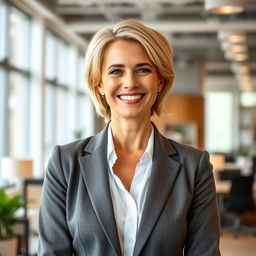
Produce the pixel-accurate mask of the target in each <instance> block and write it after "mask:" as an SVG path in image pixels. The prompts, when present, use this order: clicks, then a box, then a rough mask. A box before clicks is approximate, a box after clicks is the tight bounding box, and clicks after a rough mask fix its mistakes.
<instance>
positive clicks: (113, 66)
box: [108, 62, 153, 70]
mask: <svg viewBox="0 0 256 256" xmlns="http://www.w3.org/2000/svg"><path fill="white" fill-rule="evenodd" d="M143 66H150V67H152V68H153V66H152V65H151V64H150V63H148V62H143V63H138V64H136V65H135V67H136V68H138V67H143ZM123 67H125V65H123V64H112V65H110V66H109V67H108V70H109V69H111V68H123Z"/></svg>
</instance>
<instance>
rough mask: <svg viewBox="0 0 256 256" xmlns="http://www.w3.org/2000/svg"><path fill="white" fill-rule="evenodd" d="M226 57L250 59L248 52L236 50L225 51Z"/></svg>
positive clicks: (236, 59) (229, 58)
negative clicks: (235, 51)
mask: <svg viewBox="0 0 256 256" xmlns="http://www.w3.org/2000/svg"><path fill="white" fill-rule="evenodd" d="M224 55H225V58H226V59H227V60H231V61H246V60H247V59H248V54H247V53H234V52H225V53H224Z"/></svg>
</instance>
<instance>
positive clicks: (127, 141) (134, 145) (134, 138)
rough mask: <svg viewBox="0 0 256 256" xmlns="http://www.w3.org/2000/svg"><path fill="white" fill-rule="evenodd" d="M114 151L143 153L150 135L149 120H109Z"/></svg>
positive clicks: (150, 126)
mask: <svg viewBox="0 0 256 256" xmlns="http://www.w3.org/2000/svg"><path fill="white" fill-rule="evenodd" d="M110 126H111V131H112V136H113V141H114V145H115V148H116V150H119V151H126V152H129V153H133V152H136V151H138V150H139V151H145V149H146V147H147V143H148V139H149V137H150V134H151V129H152V125H151V120H150V119H148V120H141V121H140V122H138V121H133V120H115V119H113V120H111V123H110Z"/></svg>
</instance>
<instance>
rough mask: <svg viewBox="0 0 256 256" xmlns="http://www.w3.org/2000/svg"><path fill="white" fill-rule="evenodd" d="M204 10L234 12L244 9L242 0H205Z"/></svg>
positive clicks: (220, 12)
mask: <svg viewBox="0 0 256 256" xmlns="http://www.w3.org/2000/svg"><path fill="white" fill-rule="evenodd" d="M205 10H206V11H207V12H209V13H213V14H235V13H239V12H242V11H243V10H244V0H205Z"/></svg>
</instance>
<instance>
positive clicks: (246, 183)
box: [224, 176, 256, 237]
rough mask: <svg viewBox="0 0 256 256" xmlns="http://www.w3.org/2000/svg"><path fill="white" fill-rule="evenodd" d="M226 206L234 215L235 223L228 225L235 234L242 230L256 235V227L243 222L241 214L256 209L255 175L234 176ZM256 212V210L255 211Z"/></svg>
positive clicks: (231, 214)
mask: <svg viewBox="0 0 256 256" xmlns="http://www.w3.org/2000/svg"><path fill="white" fill-rule="evenodd" d="M224 208H225V210H226V211H227V213H229V215H230V216H231V217H232V220H233V224H232V225H231V226H229V227H228V229H231V230H232V231H233V236H234V237H236V236H237V232H238V231H240V230H242V231H246V232H250V233H251V234H253V235H256V228H254V227H251V226H246V225H244V224H242V223H241V215H242V214H243V213H245V212H247V211H255V206H254V201H253V176H234V177H233V179H232V185H231V190H230V193H229V194H228V195H227V198H226V200H224ZM255 213H256V212H255Z"/></svg>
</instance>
